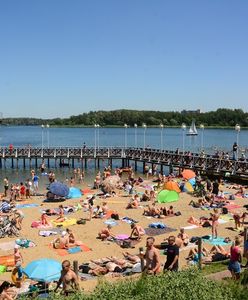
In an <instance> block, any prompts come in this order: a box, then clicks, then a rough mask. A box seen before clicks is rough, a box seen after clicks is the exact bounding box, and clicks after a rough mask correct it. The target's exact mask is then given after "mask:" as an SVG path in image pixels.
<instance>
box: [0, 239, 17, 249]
mask: <svg viewBox="0 0 248 300" xmlns="http://www.w3.org/2000/svg"><path fill="white" fill-rule="evenodd" d="M15 244H16V243H15V241H11V242H6V243H1V244H0V249H1V250H3V251H8V250H13V249H14V247H15Z"/></svg>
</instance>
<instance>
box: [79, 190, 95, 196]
mask: <svg viewBox="0 0 248 300" xmlns="http://www.w3.org/2000/svg"><path fill="white" fill-rule="evenodd" d="M82 192H83V195H85V194H94V193H95V192H96V191H95V190H91V189H83V190H82Z"/></svg>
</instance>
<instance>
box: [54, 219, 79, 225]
mask: <svg viewBox="0 0 248 300" xmlns="http://www.w3.org/2000/svg"><path fill="white" fill-rule="evenodd" d="M52 224H53V225H54V226H59V227H68V226H71V225H75V224H77V219H73V218H72V219H66V220H65V221H64V222H56V220H52Z"/></svg>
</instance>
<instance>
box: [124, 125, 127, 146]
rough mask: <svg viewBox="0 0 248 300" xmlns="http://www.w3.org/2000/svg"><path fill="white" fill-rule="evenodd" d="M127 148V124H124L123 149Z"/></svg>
mask: <svg viewBox="0 0 248 300" xmlns="http://www.w3.org/2000/svg"><path fill="white" fill-rule="evenodd" d="M126 148H127V124H126V123H125V124H124V149H126Z"/></svg>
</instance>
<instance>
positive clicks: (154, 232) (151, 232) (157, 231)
mask: <svg viewBox="0 0 248 300" xmlns="http://www.w3.org/2000/svg"><path fill="white" fill-rule="evenodd" d="M173 231H176V229H174V228H170V227H166V228H145V232H146V234H147V235H149V236H156V235H160V234H164V233H169V232H173Z"/></svg>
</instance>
